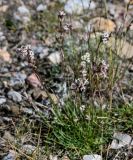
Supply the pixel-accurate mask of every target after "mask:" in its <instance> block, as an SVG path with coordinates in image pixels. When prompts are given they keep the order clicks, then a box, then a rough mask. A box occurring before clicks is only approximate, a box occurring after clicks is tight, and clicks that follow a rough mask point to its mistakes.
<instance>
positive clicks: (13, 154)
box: [2, 150, 16, 160]
mask: <svg viewBox="0 0 133 160" xmlns="http://www.w3.org/2000/svg"><path fill="white" fill-rule="evenodd" d="M15 159H16V152H15V151H13V150H10V151H9V153H8V155H7V156H5V157H4V158H3V159H2V160H15Z"/></svg>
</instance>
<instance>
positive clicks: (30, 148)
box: [22, 144, 36, 155]
mask: <svg viewBox="0 0 133 160" xmlns="http://www.w3.org/2000/svg"><path fill="white" fill-rule="evenodd" d="M35 149H36V147H35V146H32V145H30V144H25V145H23V146H22V151H23V152H24V153H26V154H28V155H31V154H32V153H33V152H34V151H35Z"/></svg>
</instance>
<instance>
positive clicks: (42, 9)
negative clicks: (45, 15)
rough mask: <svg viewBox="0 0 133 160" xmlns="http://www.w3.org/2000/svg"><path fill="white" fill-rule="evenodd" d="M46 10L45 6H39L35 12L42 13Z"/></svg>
mask: <svg viewBox="0 0 133 160" xmlns="http://www.w3.org/2000/svg"><path fill="white" fill-rule="evenodd" d="M46 9H47V6H46V5H43V4H39V5H38V7H37V9H36V10H37V11H38V12H42V11H44V10H46Z"/></svg>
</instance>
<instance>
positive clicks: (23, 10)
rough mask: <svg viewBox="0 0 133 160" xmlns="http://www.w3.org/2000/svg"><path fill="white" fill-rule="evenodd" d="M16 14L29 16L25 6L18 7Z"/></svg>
mask: <svg viewBox="0 0 133 160" xmlns="http://www.w3.org/2000/svg"><path fill="white" fill-rule="evenodd" d="M18 12H19V13H20V14H21V15H29V14H30V12H29V10H28V9H27V8H26V6H24V5H23V6H20V7H18Z"/></svg>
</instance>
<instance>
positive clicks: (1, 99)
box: [0, 97, 6, 105]
mask: <svg viewBox="0 0 133 160" xmlns="http://www.w3.org/2000/svg"><path fill="white" fill-rule="evenodd" d="M5 102H6V98H4V97H0V105H1V104H3V103H5Z"/></svg>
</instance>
